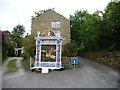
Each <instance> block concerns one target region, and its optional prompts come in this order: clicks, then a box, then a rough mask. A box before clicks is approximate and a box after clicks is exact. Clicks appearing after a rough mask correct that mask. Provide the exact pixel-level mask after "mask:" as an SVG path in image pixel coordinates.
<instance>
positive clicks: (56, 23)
mask: <svg viewBox="0 0 120 90" xmlns="http://www.w3.org/2000/svg"><path fill="white" fill-rule="evenodd" d="M51 27H52V28H54V29H59V28H60V21H53V22H51Z"/></svg>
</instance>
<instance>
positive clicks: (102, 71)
mask: <svg viewBox="0 0 120 90" xmlns="http://www.w3.org/2000/svg"><path fill="white" fill-rule="evenodd" d="M79 62H80V67H79V68H77V69H74V70H64V71H52V72H49V73H48V74H41V73H37V74H36V73H34V72H30V71H26V72H24V71H23V70H22V72H19V73H18V74H16V76H14V75H15V74H14V73H13V74H10V73H4V75H3V82H2V86H3V88H117V87H118V72H117V71H116V70H113V69H111V68H109V67H107V66H104V65H101V64H98V63H95V62H92V61H90V60H88V59H84V58H79ZM12 75H13V77H12Z"/></svg>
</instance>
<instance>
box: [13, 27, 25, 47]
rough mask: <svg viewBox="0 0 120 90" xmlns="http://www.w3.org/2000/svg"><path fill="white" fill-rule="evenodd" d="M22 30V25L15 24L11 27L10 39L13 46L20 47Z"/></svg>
mask: <svg viewBox="0 0 120 90" xmlns="http://www.w3.org/2000/svg"><path fill="white" fill-rule="evenodd" d="M24 32H25V27H24V26H23V25H17V26H16V27H14V28H13V31H12V34H11V41H13V43H14V46H15V47H22V42H23V35H24Z"/></svg>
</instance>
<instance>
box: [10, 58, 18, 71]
mask: <svg viewBox="0 0 120 90" xmlns="http://www.w3.org/2000/svg"><path fill="white" fill-rule="evenodd" d="M8 71H9V72H16V71H17V67H16V59H14V60H11V61H10V62H9V63H8Z"/></svg>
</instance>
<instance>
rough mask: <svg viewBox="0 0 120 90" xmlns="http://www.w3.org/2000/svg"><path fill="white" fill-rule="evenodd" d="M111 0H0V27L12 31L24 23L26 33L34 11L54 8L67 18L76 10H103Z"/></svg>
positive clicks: (91, 11) (28, 31) (29, 27)
mask: <svg viewBox="0 0 120 90" xmlns="http://www.w3.org/2000/svg"><path fill="white" fill-rule="evenodd" d="M110 1H111V0H0V29H1V30H6V29H8V30H9V31H12V29H13V28H14V27H15V26H16V25H18V24H21V25H24V26H25V28H26V33H30V31H31V16H33V15H34V12H35V11H39V10H44V9H49V8H55V9H54V10H55V11H56V12H58V13H60V14H61V15H63V16H65V17H66V18H69V15H70V14H72V15H73V14H74V12H75V11H76V10H88V11H89V12H90V13H93V12H94V11H96V10H102V11H103V10H104V9H105V7H106V5H107V4H108V3H109V2H110Z"/></svg>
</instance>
